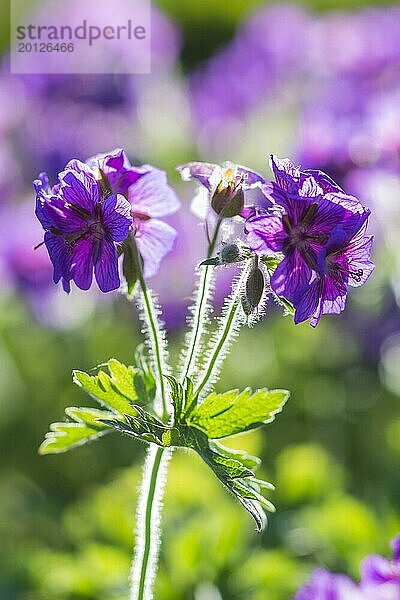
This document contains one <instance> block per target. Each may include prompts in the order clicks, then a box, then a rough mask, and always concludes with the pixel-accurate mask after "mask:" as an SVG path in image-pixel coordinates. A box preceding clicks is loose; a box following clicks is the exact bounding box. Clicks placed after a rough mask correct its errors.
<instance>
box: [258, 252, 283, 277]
mask: <svg viewBox="0 0 400 600" xmlns="http://www.w3.org/2000/svg"><path fill="white" fill-rule="evenodd" d="M281 260H282V258H281V257H278V256H276V255H275V254H273V255H271V256H261V257H260V261H261V262H262V264H263V265H264V266H265V267H266V269H267V271H268V275H269V276H270V277H271V275H273V274H274V271H275V269H276V267H277V266H278V265H279V263H280V262H281Z"/></svg>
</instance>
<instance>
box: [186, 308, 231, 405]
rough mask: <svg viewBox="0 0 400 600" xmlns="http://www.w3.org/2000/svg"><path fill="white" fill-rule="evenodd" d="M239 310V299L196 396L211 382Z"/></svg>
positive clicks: (211, 357)
mask: <svg viewBox="0 0 400 600" xmlns="http://www.w3.org/2000/svg"><path fill="white" fill-rule="evenodd" d="M238 308H239V298H237V299H236V301H235V303H234V304H232V307H231V309H230V311H229V313H228V316H227V319H226V321H225V327H224V329H223V331H222V335H221V336H220V337H219V340H218V342H217V344H216V346H215V348H214V350H213V353H212V355H211V356H210V359H209V361H208V363H207V369H206V372H205V373H204V375H203V378H202V380H201V382H200V383H199V385H198V387H197V389H196V391H195V396H198V395H199V394H200V393H201V391H202V390H203V388H204V387H205V386H206V385H207V383H208V381H209V379H210V377H211V375H212V372H213V370H214V367H215V365H216V363H217V361H218V359H219V357H220V353H221V351H222V349H223V347H224V344H225V342H226V341H227V339H228V336H229V334H230V332H231V328H232V325H233V323H234V321H235V317H236V313H237V311H238Z"/></svg>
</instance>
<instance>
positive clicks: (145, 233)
mask: <svg viewBox="0 0 400 600" xmlns="http://www.w3.org/2000/svg"><path fill="white" fill-rule="evenodd" d="M134 226H135V224H134ZM176 236H177V232H176V230H175V229H174V228H173V227H171V226H170V225H167V223H164V222H163V221H159V220H158V219H150V220H149V221H144V222H142V223H140V229H139V230H138V233H137V235H136V237H135V239H136V243H137V245H138V248H139V252H140V254H141V255H142V257H143V261H144V276H145V277H152V276H153V275H155V274H156V273H157V271H158V269H159V266H160V262H161V261H162V259H163V258H164V257H165V256H166V255H167V254H168V253H169V252H171V250H172V248H173V246H174V243H175V239H176Z"/></svg>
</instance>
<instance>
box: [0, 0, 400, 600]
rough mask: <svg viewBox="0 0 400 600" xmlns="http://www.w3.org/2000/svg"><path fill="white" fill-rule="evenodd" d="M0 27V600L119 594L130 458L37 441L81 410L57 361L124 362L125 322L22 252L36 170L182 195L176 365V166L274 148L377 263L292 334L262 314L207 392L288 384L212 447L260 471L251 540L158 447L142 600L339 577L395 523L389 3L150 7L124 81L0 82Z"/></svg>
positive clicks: (211, 493) (396, 52) (395, 294)
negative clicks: (88, 163) (129, 173)
mask: <svg viewBox="0 0 400 600" xmlns="http://www.w3.org/2000/svg"><path fill="white" fill-rule="evenodd" d="M49 1H50V0H49ZM35 10H40V11H46V2H45V1H44V0H43V1H41V2H38V3H37V4H36V7H35ZM1 27H2V29H1V47H2V51H3V62H2V66H1V69H0V136H1V146H0V158H1V160H0V213H1V214H0V274H1V286H0V308H1V309H0V382H1V383H0V386H1V387H0V394H1V395H0V540H1V551H0V598H1V599H2V600H15V599H17V598H18V599H21V600H61V599H63V600H64V599H71V600H72V599H73V600H83V599H86V600H95V599H96V600H108V599H111V598H115V599H118V600H123V599H126V598H127V578H128V571H129V563H130V557H131V549H132V531H133V527H134V515H135V505H136V496H137V489H138V485H139V481H140V471H141V463H142V459H143V454H144V448H143V447H142V446H141V445H140V444H139V443H136V442H134V441H132V440H129V439H125V438H122V437H119V436H117V435H112V436H106V437H105V438H104V439H103V440H101V441H100V442H98V443H93V444H90V445H88V446H86V447H82V448H79V449H77V450H75V451H73V452H71V453H69V454H65V455H61V456H48V457H44V458H43V457H42V458H40V457H39V456H38V454H37V447H38V445H39V444H40V442H41V441H42V438H43V436H44V434H45V432H46V431H47V428H48V423H49V422H50V421H55V420H59V419H60V418H61V417H62V415H63V410H64V408H65V407H66V406H68V405H84V404H85V403H87V398H86V397H85V396H84V395H83V393H82V392H81V391H79V390H78V389H77V388H74V386H73V384H72V381H71V371H72V369H74V368H81V369H90V368H92V367H93V366H95V365H96V364H99V363H101V362H103V361H104V360H106V359H108V358H109V357H111V356H114V357H116V358H118V359H120V360H122V361H126V362H129V361H130V360H131V359H132V355H133V350H134V348H135V346H136V345H137V344H138V342H139V340H140V335H139V330H140V326H139V324H138V321H137V317H136V314H135V310H134V307H133V305H130V304H128V303H126V302H125V301H124V299H123V298H122V297H118V295H111V296H106V297H104V296H103V297H99V295H98V294H96V293H95V292H93V293H92V292H91V293H86V294H79V293H77V292H76V290H74V292H73V293H72V294H71V296H70V297H67V296H65V295H63V293H62V292H61V291H60V290H58V289H56V288H55V287H54V286H53V284H52V283H51V268H50V265H49V262H48V259H47V256H46V253H45V251H44V249H43V248H41V249H39V250H37V251H36V252H33V251H32V247H33V246H34V245H35V244H36V243H37V242H38V241H40V239H41V231H40V227H39V226H38V225H37V224H36V222H35V220H34V217H33V194H32V186H31V181H32V179H33V178H34V177H35V176H36V175H37V173H38V172H39V171H42V170H46V171H47V172H48V173H49V175H50V176H51V177H52V178H55V176H56V174H57V172H58V171H59V170H60V169H61V168H62V166H63V165H64V164H65V162H66V161H67V160H69V159H70V158H72V157H77V158H81V159H85V158H86V157H88V156H89V155H91V154H93V153H97V152H102V151H106V150H109V149H112V148H114V147H117V146H124V147H125V148H126V150H127V152H128V154H129V155H130V157H131V159H133V160H135V161H137V162H151V163H154V164H156V165H158V166H159V167H162V168H164V169H166V170H167V171H168V173H169V176H170V179H171V181H172V182H173V183H174V184H175V185H176V186H177V189H178V193H179V194H180V197H181V199H182V204H183V207H182V211H181V212H180V214H179V215H177V216H175V217H174V218H173V219H171V223H173V224H175V226H176V227H177V228H178V230H179V233H180V235H179V239H178V243H177V245H176V249H175V251H174V252H173V253H172V254H171V255H170V257H169V258H168V259H167V260H165V262H164V263H163V268H162V271H161V272H160V273H159V275H158V276H157V277H156V278H155V279H154V281H152V284H153V285H154V287H155V288H156V289H157V291H158V292H159V294H160V297H161V301H162V303H163V305H164V308H165V310H164V314H165V319H166V322H167V327H168V330H169V334H170V339H171V343H172V354H173V355H176V354H177V352H178V348H179V344H180V342H181V341H182V335H183V334H182V326H183V325H184V323H185V314H186V307H187V304H188V302H189V299H190V295H191V293H192V286H193V271H194V267H195V265H196V262H198V261H199V258H201V257H202V256H203V254H204V248H205V240H204V233H203V231H202V229H201V228H200V227H199V226H198V224H197V223H196V219H195V218H194V217H193V216H192V215H191V213H190V210H189V204H190V195H191V193H192V191H193V188H191V186H190V185H188V184H185V185H182V184H181V183H180V182H179V181H178V177H177V175H176V173H175V172H174V167H175V166H176V165H177V164H180V163H181V162H186V161H187V160H191V159H196V158H197V159H204V160H215V161H221V160H226V159H231V160H233V161H237V162H241V163H244V164H246V165H248V166H250V167H253V168H255V169H257V170H259V171H260V172H262V173H263V174H265V175H267V174H268V165H267V159H266V157H267V155H268V154H269V153H270V152H274V153H276V154H277V155H278V156H290V157H292V158H293V159H294V161H298V162H300V163H302V164H303V165H304V166H305V167H313V168H317V167H319V168H322V169H324V170H326V171H327V172H328V173H329V174H330V175H331V176H332V177H334V178H335V179H336V180H337V181H338V182H339V183H340V184H341V185H343V186H344V187H345V189H346V190H348V191H349V192H350V193H353V194H356V195H358V196H359V197H360V199H361V200H362V201H363V202H364V203H365V204H367V205H368V206H370V207H371V209H372V211H373V216H372V219H371V229H372V230H373V233H374V234H375V236H376V244H375V250H374V259H375V262H376V265H377V267H376V270H375V273H374V274H373V276H372V278H371V279H370V281H369V282H368V284H367V285H366V286H364V288H362V289H357V290H355V291H354V292H353V293H352V294H351V297H350V298H349V304H348V308H347V310H346V312H345V313H344V314H343V315H342V316H341V317H334V316H333V317H324V318H323V319H322V321H321V323H320V325H319V326H318V327H317V329H316V330H312V329H311V328H310V327H309V326H308V325H307V324H303V325H301V326H297V327H295V326H294V325H293V323H292V321H291V319H290V317H286V318H284V317H282V315H281V313H280V312H279V311H278V310H276V309H274V307H273V306H271V307H270V310H269V312H268V314H267V317H266V319H265V320H264V322H263V323H262V324H259V325H257V326H256V327H255V328H254V329H251V330H244V331H243V332H242V334H241V336H240V339H239V341H238V342H237V343H236V344H235V346H234V348H233V351H232V353H231V355H230V356H229V358H228V360H227V362H226V368H225V370H224V373H223V376H222V378H221V381H220V382H219V383H218V387H219V388H220V389H223V388H228V387H234V386H239V387H243V386H244V385H252V386H254V387H261V386H263V385H268V386H271V387H274V386H277V387H284V388H287V389H290V390H291V391H292V397H291V399H290V402H289V404H288V405H287V407H286V408H285V411H284V413H283V414H282V415H280V416H279V418H278V419H277V420H276V422H275V423H274V424H273V425H272V426H271V427H269V428H268V430H265V433H264V432H263V433H262V434H261V433H259V432H256V433H253V434H251V435H246V436H242V437H238V438H237V439H236V440H233V441H232V443H233V444H237V445H238V446H244V447H246V448H247V449H248V450H250V451H251V452H254V453H260V455H261V456H262V457H263V467H262V469H263V475H265V477H266V478H268V479H269V480H271V481H273V482H275V483H276V486H277V489H276V492H275V493H273V495H272V500H273V501H274V503H275V504H276V506H277V509H278V511H277V513H276V514H275V515H273V516H271V517H270V519H269V527H268V529H267V530H266V532H265V533H263V534H262V535H256V534H255V532H254V530H253V524H252V522H251V521H250V518H249V517H248V516H247V514H245V513H244V511H242V509H241V508H240V507H239V506H238V505H236V504H235V502H234V501H233V499H232V498H231V497H230V496H229V495H228V494H227V493H225V491H224V490H223V489H222V488H221V487H220V486H219V485H218V484H217V482H216V481H214V479H213V477H212V476H211V474H210V473H209V472H208V470H206V468H205V467H204V466H203V465H202V464H200V461H199V460H197V459H196V457H195V456H193V455H192V454H184V453H178V452H177V453H176V454H175V456H174V457H173V460H172V466H171V471H170V478H169V482H168V488H167V494H166V498H165V507H164V540H163V545H162V551H161V563H160V571H159V576H158V580H157V589H156V598H157V600H221V599H222V600H236V599H237V600H239V599H246V600H264V599H268V600H289V598H291V596H292V594H293V593H294V591H295V590H296V589H297V587H298V586H299V585H300V584H301V583H302V582H303V581H304V580H305V579H306V578H307V576H308V573H309V572H310V571H311V570H312V569H313V568H314V567H316V566H325V567H327V568H329V569H332V570H342V571H344V572H347V573H349V574H350V575H352V576H354V577H357V575H358V566H359V562H360V559H361V558H362V557H363V556H364V555H366V554H368V553H371V552H382V553H385V552H387V544H388V541H389V539H390V537H391V536H393V535H395V534H396V533H397V532H398V531H399V530H400V507H399V500H400V476H399V461H400V399H399V396H400V309H399V302H400V285H399V283H400V279H399V274H400V237H399V230H400V7H399V6H396V5H394V4H393V5H391V6H389V5H383V4H382V5H379V6H367V5H366V4H364V3H363V2H362V1H360V0H351V1H350V0H330V1H328V2H325V1H323V0H316V1H315V2H313V1H311V2H308V3H307V4H301V3H297V4H279V5H277V4H275V5H273V4H267V3H265V2H262V1H256V0H247V1H246V2H245V1H241V0H230V1H229V2H228V1H227V0H226V1H225V0H224V1H221V2H214V0H202V2H194V1H187V0H159V1H158V2H155V1H153V49H152V58H153V72H152V74H151V75H149V76H130V77H125V76H118V77H113V76H112V75H107V76H81V77H78V76H76V77H72V76H45V75H43V76H29V77H28V76H10V75H9V72H8V64H7V54H8V41H7V37H8V32H7V19H6V18H5V19H2V22H1ZM224 291H225V288H224V285H223V282H221V285H220V286H219V292H218V296H219V298H220V299H221V298H222V297H223V294H224ZM194 473H195V476H194Z"/></svg>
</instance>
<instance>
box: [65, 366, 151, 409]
mask: <svg viewBox="0 0 400 600" xmlns="http://www.w3.org/2000/svg"><path fill="white" fill-rule="evenodd" d="M105 366H106V367H107V369H108V373H106V372H105V371H103V370H101V369H100V370H99V372H98V373H97V375H89V374H88V373H85V372H84V371H74V383H76V384H77V385H79V386H80V387H81V388H83V389H84V390H85V391H86V392H87V393H88V394H90V396H92V398H94V399H95V400H97V402H99V403H100V404H101V405H102V406H105V407H106V408H109V409H112V410H114V411H116V412H117V413H119V414H120V415H125V414H128V415H129V414H133V415H134V414H136V412H135V409H133V408H132V405H133V404H136V405H143V406H145V405H146V404H148V403H149V402H151V400H152V394H151V393H150V391H149V388H148V385H147V379H146V377H148V376H147V375H144V374H143V373H142V372H141V371H140V370H139V369H135V368H134V367H132V366H129V367H127V366H126V365H123V364H122V363H120V362H119V361H118V360H116V359H114V358H112V359H110V360H109V361H108V363H106V365H105Z"/></svg>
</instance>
